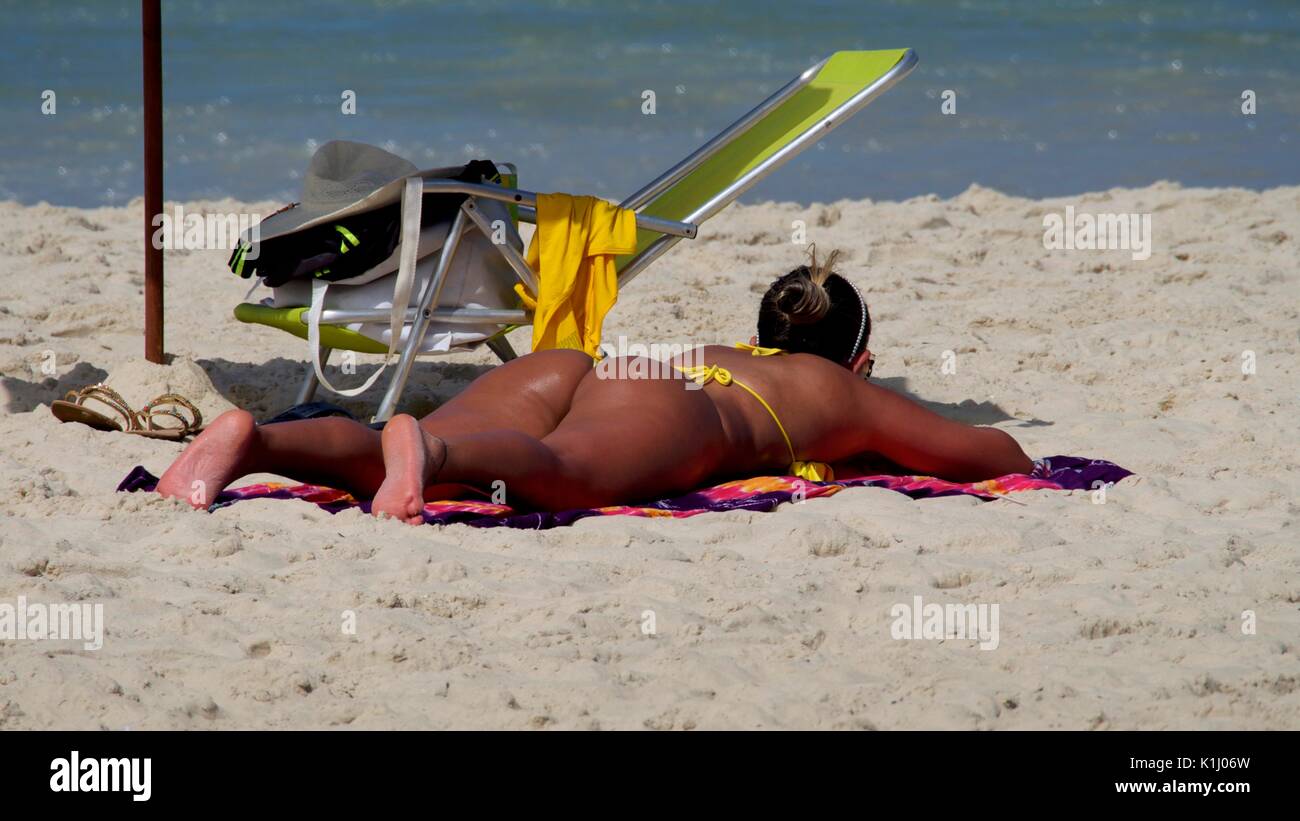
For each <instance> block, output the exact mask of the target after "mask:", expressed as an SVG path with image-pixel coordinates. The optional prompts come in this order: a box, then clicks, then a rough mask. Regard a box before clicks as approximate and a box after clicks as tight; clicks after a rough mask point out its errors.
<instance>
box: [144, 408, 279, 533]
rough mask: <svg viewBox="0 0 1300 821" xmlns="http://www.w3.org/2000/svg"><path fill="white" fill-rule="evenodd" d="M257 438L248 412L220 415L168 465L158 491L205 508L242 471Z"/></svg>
mask: <svg viewBox="0 0 1300 821" xmlns="http://www.w3.org/2000/svg"><path fill="white" fill-rule="evenodd" d="M256 437H257V424H256V423H255V422H254V421H253V415H252V414H251V413H249V412H248V411H244V410H232V411H227V412H225V413H223V414H221V415H220V416H218V417H217V418H216V420H214V421H213V422H212V424H211V425H208V427H207V430H205V431H203V433H201V434H199V437H198V438H197V439H195V440H194V441H193V442H192V443H190V446H189V447H187V448H186V449H185V452H184V453H182V454H181V455H180V457H179V458H178V459H177V460H176V461H175V462H172V466H171V467H169V468H167V472H166V473H164V474H163V475H162V479H160V480H159V481H158V492H159V493H161V494H162V495H163V496H167V497H169V498H174V499H184V500H185V501H186V502H188V503H189V504H191V505H193V506H194V507H196V508H198V509H200V510H203V509H206V508H207V507H208V505H210V504H212V503H213V502H214V501H216V498H217V494H218V493H220V492H221V491H223V490H225V489H226V485H228V484H230V483H231V482H232V481H234V480H235V479H236V478H238V477H239V476H241V475H242V474H243V471H241V470H240V465H241V464H243V462H244V459H245V457H246V456H247V455H248V452H249V449H250V448H251V447H252V444H253V440H254V439H255V438H256Z"/></svg>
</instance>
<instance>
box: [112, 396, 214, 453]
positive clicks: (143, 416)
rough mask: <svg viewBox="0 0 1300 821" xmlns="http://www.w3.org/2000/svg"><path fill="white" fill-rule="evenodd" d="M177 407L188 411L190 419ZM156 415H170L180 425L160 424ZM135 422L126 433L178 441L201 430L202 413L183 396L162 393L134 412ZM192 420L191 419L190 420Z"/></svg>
mask: <svg viewBox="0 0 1300 821" xmlns="http://www.w3.org/2000/svg"><path fill="white" fill-rule="evenodd" d="M159 405H168V406H170V407H169V408H159V407H158V406H159ZM177 408H184V409H185V410H187V411H189V412H190V417H191V418H190V419H186V418H185V416H184V415H183V414H181V412H180V411H178V410H176V409H177ZM157 416H170V417H171V418H173V419H175V420H176V421H178V422H180V427H175V426H171V425H169V426H166V427H164V426H162V425H159V424H158V423H156V422H155V421H154V418H155V417H157ZM136 419H137V424H136V426H135V428H134V429H132V430H128V431H127V433H134V434H136V435H137V436H147V437H149V438H150V439H168V440H171V441H175V442H179V441H180V440H182V439H184V438H185V437H186V436H189V435H191V434H195V433H201V432H202V431H203V414H202V413H200V412H199V409H198V408H196V407H194V403H193V402H190V401H189V400H188V399H186V398H185V397H183V396H181V395H180V394H176V393H164V394H163V395H162V396H159V397H157V398H155V399H154V400H153V401H152V402H150V403H149V404H147V405H145V406H144V407H143V408H141V409H140V412H139V413H137V414H136ZM191 420H192V421H191Z"/></svg>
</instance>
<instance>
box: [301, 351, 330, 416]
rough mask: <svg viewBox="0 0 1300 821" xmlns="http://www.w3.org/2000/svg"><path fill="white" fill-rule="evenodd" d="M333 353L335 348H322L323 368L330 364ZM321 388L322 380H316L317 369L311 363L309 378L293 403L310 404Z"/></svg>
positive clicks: (308, 370)
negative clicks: (317, 390)
mask: <svg viewBox="0 0 1300 821" xmlns="http://www.w3.org/2000/svg"><path fill="white" fill-rule="evenodd" d="M332 353H334V349H333V348H326V347H325V346H323V345H322V346H321V349H320V364H321V367H322V368H323V367H325V366H326V365H328V364H329V361H330V354H332ZM319 387H320V380H319V379H317V378H316V369H315V368H313V367H312V366H311V363H310V362H309V363H307V376H306V377H305V378H304V379H303V380H302V386H301V387H299V388H298V396H297V397H296V398H295V399H294V400H293V403H294V404H295V405H302V404H305V403H307V402H310V401H311V398H312V397H313V396H315V395H316V389H317V388H319Z"/></svg>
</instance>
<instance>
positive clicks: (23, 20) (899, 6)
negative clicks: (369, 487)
mask: <svg viewBox="0 0 1300 821" xmlns="http://www.w3.org/2000/svg"><path fill="white" fill-rule="evenodd" d="M0 8H3V11H4V17H3V19H4V25H3V27H2V28H0V44H2V45H3V47H2V48H0V123H3V128H0V199H16V200H19V201H21V202H25V203H32V202H38V201H42V200H44V201H48V202H52V203H57V204H66V205H77V206H93V205H104V204H119V205H120V204H124V203H125V202H127V201H128V200H129V199H130V198H132V197H135V196H138V195H139V194H140V193H141V191H142V172H141V150H142V149H141V132H140V129H141V92H140V87H141V83H140V73H141V68H140V30H139V27H140V20H139V13H140V4H139V3H138V2H135V0H129V1H126V0H123V1H121V2H117V1H111V0H102V1H101V2H81V3H78V2H70V1H69V0H64V1H63V2H55V1H54V0H38V1H31V2H9V1H6V2H0ZM903 46H910V47H912V48H914V49H916V50H917V52H918V53H919V55H920V57H921V63H920V66H919V68H918V69H917V70H916V71H915V72H913V74H912V75H911V76H910V77H909V78H908V79H906V80H904V81H903V83H901V84H900V85H899V86H897V87H895V88H894V89H893V90H892V91H890V92H889V93H888V94H886V95H885V96H884V97H882V98H880V99H879V100H877V101H876V102H875V103H873V104H872V105H871V106H869V107H868V108H867V109H865V110H864V111H863V112H862V113H860V114H859V115H858V116H857V117H856V118H854V119H853V120H852V121H851V122H849V123H848V124H846V125H845V126H843V127H842V128H840V129H839V130H837V131H836V132H834V133H833V134H831V135H829V136H828V137H827V138H826V139H825V140H824V141H823V142H822V143H821V144H819V145H818V146H817V147H816V148H815V149H811V150H809V151H807V152H806V153H804V154H803V155H802V156H801V157H799V158H798V159H797V160H795V161H794V162H792V163H791V164H790V165H788V166H786V167H785V168H784V169H782V170H781V171H780V172H779V173H778V174H776V175H774V176H772V177H771V178H769V179H768V180H766V181H764V182H763V183H762V184H761V185H760V186H759V187H757V188H756V189H755V190H754V191H752V192H751V193H750V194H749V195H748V196H747V199H749V200H750V201H756V200H764V199H790V200H797V201H803V202H808V201H818V200H820V201H827V200H833V199H838V198H841V197H852V198H862V197H870V198H872V199H897V198H904V197H909V196H914V195H918V194H927V193H938V194H940V195H951V194H954V193H956V192H959V191H961V190H963V189H965V188H966V187H967V186H969V185H970V184H972V183H979V184H981V185H985V186H990V187H994V188H997V189H1000V190H1003V191H1006V192H1010V193H1014V194H1020V195H1027V196H1035V197H1037V196H1050V195H1061V194H1069V193H1077V192H1082V191H1090V190H1097V189H1104V188H1108V187H1111V186H1141V185H1145V184H1148V183H1150V182H1153V181H1155V180H1162V179H1167V180H1176V181H1178V182H1181V183H1183V184H1185V185H1210V186H1245V187H1248V188H1266V187H1271V186H1275V185H1280V184H1295V183H1300V2H1297V0H1237V1H1234V0H1215V1H1210V0H1146V1H1145V2H1116V1H1115V0H954V1H953V2H949V1H948V0H895V1H894V2H863V0H811V1H809V2H800V1H799V0H789V1H788V2H771V1H770V0H748V1H745V0H724V1H723V2H707V0H698V2H670V1H669V0H660V1H659V2H653V1H652V0H633V1H632V2H613V0H553V1H552V2H540V0H539V1H538V2H522V1H521V0H514V2H501V1H500V0H472V2H463V1H462V0H452V1H449V2H420V1H419V0H407V1H406V2H399V1H398V0H318V2H304V3H276V2H266V0H259V1H257V2H255V1H254V0H175V2H172V1H171V0H166V1H165V2H164V3H163V52H164V56H163V59H164V66H165V80H164V85H165V90H164V93H165V100H166V103H165V115H164V116H165V129H166V134H165V156H166V172H165V180H166V182H165V192H166V196H167V197H168V199H177V200H185V199H191V198H197V197H220V196H227V195H229V196H234V197H238V198H241V199H245V200H253V199H262V198H275V199H281V200H289V199H294V198H296V196H297V192H298V190H299V186H300V175H301V173H302V171H303V169H304V168H305V167H306V164H307V160H308V158H309V156H310V155H311V152H312V150H313V149H314V148H315V147H316V146H317V145H319V144H320V143H323V142H325V141H327V140H330V139H336V138H346V139H352V140H361V141H365V142H371V143H375V144H379V145H383V146H385V147H386V148H388V149H389V150H391V151H394V152H396V153H398V154H401V155H403V156H405V157H407V158H408V159H410V160H411V161H412V162H414V163H415V164H416V165H418V166H420V167H431V166H438V165H450V164H456V163H461V162H464V161H466V160H468V159H471V158H475V157H487V158H491V159H496V160H503V161H512V162H515V163H516V164H517V165H518V166H519V167H520V173H521V184H522V185H524V186H525V187H528V188H532V189H534V190H543V191H548V190H566V191H573V192H578V193H594V194H599V195H603V196H606V197H609V198H613V199H618V198H621V197H622V196H624V195H626V194H628V193H630V192H631V191H633V190H634V189H636V188H638V187H639V186H640V185H641V184H642V183H644V182H646V181H648V180H649V179H651V178H652V177H654V176H656V175H657V174H658V173H660V172H661V171H663V170H664V169H666V168H667V167H669V166H670V165H672V164H673V163H674V162H675V161H677V160H678V159H680V158H681V157H683V156H685V155H686V154H687V153H689V152H690V151H691V150H692V149H693V148H694V147H696V146H697V145H699V144H700V143H701V142H703V141H704V140H705V139H707V138H708V137H710V136H711V135H713V134H714V133H716V132H717V131H719V130H720V129H722V128H723V127H724V126H726V125H727V124H728V123H730V122H731V121H732V120H733V119H735V118H736V117H737V116H739V115H741V114H743V113H744V112H745V111H747V110H748V109H749V108H751V107H752V106H753V105H755V104H757V103H758V102H759V101H761V100H762V99H763V98H764V97H765V96H766V95H767V94H769V93H771V92H772V91H774V90H775V89H777V88H778V87H780V86H781V85H782V84H784V83H785V82H786V81H788V80H789V79H790V78H792V77H793V76H795V75H796V74H797V73H799V72H800V71H801V70H803V69H804V68H805V67H807V66H809V65H811V64H812V63H814V62H815V61H816V60H818V59H820V58H821V57H824V56H826V55H828V54H830V53H831V52H833V51H836V50H840V49H876V48H898V47H903ZM47 90H48V91H53V92H54V102H55V106H56V108H55V113H53V114H45V113H43V112H42V101H43V94H44V93H45V92H46V91H47ZM345 90H350V91H352V92H354V93H355V95H356V114H355V115H347V114H344V113H342V111H341V107H342V96H341V95H342V94H343V92H344V91H345ZM646 90H653V91H654V92H655V94H656V112H655V113H654V114H653V115H652V116H647V115H646V114H643V113H642V94H643V92H644V91H646ZM947 90H951V91H953V92H955V95H956V96H955V101H956V113H954V114H945V113H943V112H942V110H941V105H942V104H943V102H944V97H945V91H947ZM1246 91H1250V92H1253V98H1254V102H1255V107H1256V109H1255V113H1254V114H1245V113H1243V111H1242V104H1243V98H1242V95H1243V93H1244V92H1246Z"/></svg>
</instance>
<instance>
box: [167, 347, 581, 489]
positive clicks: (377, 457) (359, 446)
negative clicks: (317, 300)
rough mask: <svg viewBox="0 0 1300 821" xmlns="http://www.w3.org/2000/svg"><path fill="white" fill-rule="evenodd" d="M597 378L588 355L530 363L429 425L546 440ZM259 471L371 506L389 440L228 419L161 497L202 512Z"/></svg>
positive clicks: (214, 427) (181, 463) (192, 451)
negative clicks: (582, 385) (581, 387)
mask: <svg viewBox="0 0 1300 821" xmlns="http://www.w3.org/2000/svg"><path fill="white" fill-rule="evenodd" d="M591 370H592V367H591V358H590V357H589V356H587V355H586V354H584V353H582V352H581V351H542V352H539V353H535V354H529V355H527V356H522V357H520V358H518V359H515V360H512V361H510V362H507V363H505V364H503V365H501V366H499V367H497V368H494V369H493V370H491V371H488V372H487V373H485V374H483V375H482V376H480V377H479V378H478V379H476V380H474V381H473V382H472V383H470V385H469V386H468V387H467V388H466V389H465V390H464V391H462V392H461V393H460V394H458V395H457V396H455V397H453V398H452V399H450V400H448V401H447V402H446V403H445V404H443V406H442V407H440V408H438V409H437V410H436V411H434V412H433V413H431V414H429V415H428V416H426V417H425V418H424V419H423V420H422V422H421V424H422V425H423V426H424V428H425V429H426V430H428V431H430V432H431V433H434V434H435V435H448V436H455V435H464V434H469V433H474V432H478V431H483V430H493V429H500V428H510V429H518V430H521V431H524V432H527V433H529V434H531V435H536V436H545V435H546V434H547V433H550V432H551V431H552V430H554V429H555V426H556V425H557V424H559V421H560V419H562V418H563V417H564V414H565V413H567V412H568V409H569V404H570V402H571V400H572V398H573V392H574V390H575V389H576V388H577V385H578V383H579V382H581V381H582V378H583V377H584V376H585V375H587V374H588V373H591ZM250 473H274V474H276V475H279V476H285V477H288V478H290V479H293V480H295V481H298V482H306V483H310V484H319V485H325V486H328V487H334V488H339V489H340V490H346V491H348V492H349V493H351V494H353V495H354V496H357V497H358V498H366V499H368V498H371V497H372V496H374V494H375V493H376V492H377V491H378V490H379V487H380V485H381V484H382V483H383V481H384V461H383V451H382V449H381V440H380V435H379V432H378V431H374V430H371V429H370V428H369V427H367V426H366V425H363V424H361V423H359V422H355V421H352V420H350V419H345V418H343V417H326V418H323V419H305V420H300V421H294V422H277V423H275V424H273V425H261V426H259V425H256V424H255V423H254V421H253V417H252V415H251V414H249V413H248V412H247V411H229V412H227V413H224V414H222V415H221V416H220V417H218V418H217V419H216V420H215V421H214V422H213V423H212V424H211V425H209V426H208V428H207V430H205V431H204V432H203V433H202V434H200V435H199V437H198V438H197V439H195V440H194V442H193V443H191V444H190V446H189V447H188V448H186V449H185V452H184V453H182V454H181V456H180V457H179V458H178V459H177V460H176V462H175V463H173V464H172V466H171V467H169V468H168V469H167V471H166V472H165V473H164V474H163V476H162V479H161V480H160V481H159V483H158V492H159V493H161V494H163V495H164V496H173V497H176V498H182V499H186V500H187V501H189V502H190V504H192V505H194V506H195V507H200V508H203V507H207V506H208V505H209V504H211V502H212V501H213V500H214V499H216V496H217V494H218V493H220V492H221V491H222V490H224V489H225V488H226V486H227V485H229V484H230V483H231V482H233V481H235V480H236V479H238V478H240V477H241V476H246V475H248V474H250ZM447 490H449V489H448V488H446V487H444V488H443V491H444V492H445V491H447Z"/></svg>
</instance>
